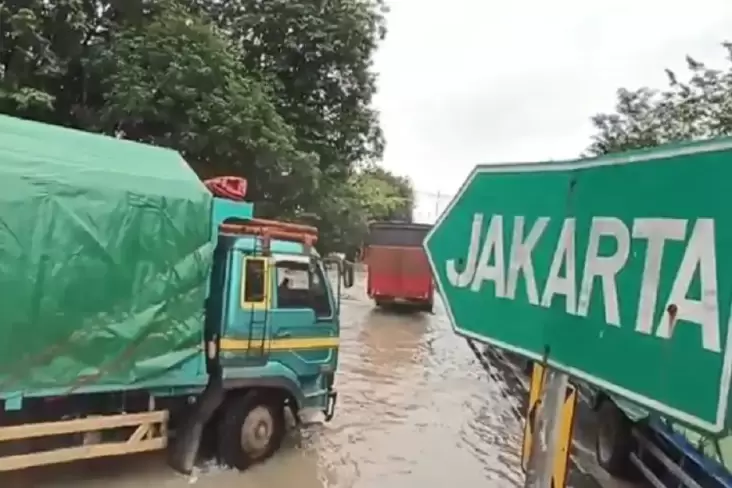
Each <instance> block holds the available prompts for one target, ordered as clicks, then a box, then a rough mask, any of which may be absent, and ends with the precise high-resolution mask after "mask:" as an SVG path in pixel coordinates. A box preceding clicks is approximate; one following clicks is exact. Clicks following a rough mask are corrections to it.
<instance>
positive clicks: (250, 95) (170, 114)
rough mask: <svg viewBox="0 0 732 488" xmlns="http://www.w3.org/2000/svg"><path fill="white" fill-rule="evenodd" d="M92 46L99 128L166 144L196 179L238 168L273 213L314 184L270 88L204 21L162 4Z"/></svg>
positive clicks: (311, 159)
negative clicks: (99, 94) (100, 93)
mask: <svg viewBox="0 0 732 488" xmlns="http://www.w3.org/2000/svg"><path fill="white" fill-rule="evenodd" d="M97 48H98V49H96V50H95V51H93V54H92V58H91V61H90V63H89V64H90V66H92V67H93V69H94V70H95V73H96V74H97V78H98V80H99V82H100V83H101V85H102V87H103V90H104V93H105V94H106V95H105V97H104V102H103V104H102V105H101V107H100V110H99V114H98V117H96V119H97V120H98V123H99V129H101V130H102V131H103V132H107V133H120V132H121V133H122V134H124V136H125V137H129V138H131V139H134V140H137V141H143V142H148V143H151V144H156V145H160V146H167V147H174V148H176V149H177V150H178V151H180V152H181V153H182V155H183V156H184V157H185V158H186V160H187V161H188V163H189V164H191V166H192V167H193V168H194V169H195V170H196V171H197V172H198V174H199V175H200V176H201V177H203V178H207V177H211V176H219V175H222V174H227V173H231V172H234V173H236V174H241V175H243V176H245V177H246V178H247V179H248V180H249V183H250V185H249V187H250V188H251V192H250V194H249V198H252V199H253V200H256V201H275V200H276V201H277V207H278V209H277V210H278V211H279V212H281V213H287V212H288V211H292V209H293V207H294V205H295V202H296V201H297V199H298V197H300V196H301V195H303V194H304V195H312V194H313V193H314V191H316V190H317V184H318V174H317V168H316V166H315V163H316V158H315V156H314V155H309V154H306V153H304V152H303V151H299V150H297V149H296V147H295V146H296V139H295V134H294V130H293V129H292V127H291V126H289V125H288V124H287V123H286V122H285V121H284V119H283V118H282V117H281V116H280V115H279V114H278V113H277V110H276V108H275V105H274V102H273V99H274V95H273V93H272V91H271V90H270V89H269V88H268V87H267V86H266V85H264V84H263V83H262V82H260V81H259V80H258V79H256V77H252V76H249V75H248V74H247V72H246V70H244V69H242V67H241V65H240V63H239V57H240V54H239V52H238V49H237V48H236V47H234V46H233V45H232V43H231V42H230V41H229V40H228V39H227V38H226V37H225V36H224V35H223V34H222V33H221V32H220V31H219V29H218V28H217V27H216V26H214V25H212V24H211V23H210V22H209V21H208V20H207V19H206V18H204V17H201V16H199V15H195V14H191V13H189V12H188V11H187V10H186V9H184V8H183V7H181V6H180V5H177V4H176V3H174V2H169V3H167V4H165V7H164V8H161V9H160V10H159V11H158V12H156V13H155V14H154V15H153V16H151V17H150V19H149V20H147V21H146V22H143V23H141V24H140V25H138V26H127V28H126V29H123V30H119V31H118V32H115V33H113V34H112V36H111V38H110V41H109V42H108V43H105V44H104V45H99V46H97Z"/></svg>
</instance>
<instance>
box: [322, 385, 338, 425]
mask: <svg viewBox="0 0 732 488" xmlns="http://www.w3.org/2000/svg"><path fill="white" fill-rule="evenodd" d="M337 401H338V392H337V391H335V390H330V391H329V392H328V399H327V400H326V404H325V410H323V413H324V414H325V421H326V422H330V421H331V420H332V419H333V416H334V415H335V407H336V402H337Z"/></svg>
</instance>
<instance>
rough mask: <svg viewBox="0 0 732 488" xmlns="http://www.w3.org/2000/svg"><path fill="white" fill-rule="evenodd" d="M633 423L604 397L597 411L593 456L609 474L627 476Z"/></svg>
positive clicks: (629, 465)
mask: <svg viewBox="0 0 732 488" xmlns="http://www.w3.org/2000/svg"><path fill="white" fill-rule="evenodd" d="M632 429H633V423H632V422H631V421H630V419H628V417H626V416H625V414H624V413H623V411H622V410H620V409H619V408H618V407H617V406H616V405H615V403H613V401H612V400H610V399H608V398H605V399H603V400H602V402H601V403H600V405H599V408H598V411H597V434H596V436H595V457H596V458H597V464H599V465H600V466H602V467H603V469H605V471H607V472H608V473H609V474H611V475H613V476H615V477H619V478H629V477H630V474H631V473H630V471H631V466H632V464H631V462H630V453H631V452H632V450H633V446H634V439H633V434H632Z"/></svg>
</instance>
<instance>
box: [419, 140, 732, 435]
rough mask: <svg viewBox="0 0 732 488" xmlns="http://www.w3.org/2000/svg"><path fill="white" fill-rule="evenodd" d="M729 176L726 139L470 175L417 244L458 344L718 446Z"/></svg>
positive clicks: (725, 370)
mask: <svg viewBox="0 0 732 488" xmlns="http://www.w3.org/2000/svg"><path fill="white" fill-rule="evenodd" d="M731 162H732V139H724V140H716V141H706V142H698V143H689V144H683V145H676V146H664V147H660V148H657V149H652V150H642V151H636V152H630V153H622V154H618V155H611V156H606V157H601V158H595V159H587V160H578V161H569V162H563V163H554V162H552V163H539V164H513V165H483V166H478V167H477V168H476V169H475V170H474V171H473V172H472V174H471V175H470V177H469V178H468V180H467V182H466V183H465V184H464V185H463V187H462V189H461V190H460V192H459V193H458V194H457V195H456V196H455V198H454V199H453V201H452V202H451V203H450V205H449V207H448V208H447V209H446V210H445V211H444V212H443V214H442V215H441V216H440V219H439V220H438V221H437V223H436V224H435V226H434V227H433V229H432V230H431V232H430V233H429V235H428V236H427V238H426V239H425V249H426V252H427V254H428V257H429V259H430V264H431V266H432V270H433V273H434V276H435V280H436V283H437V285H438V288H439V289H440V292H441V295H442V297H443V299H444V301H445V306H446V309H447V311H448V314H449V316H450V319H451V322H452V324H453V327H454V328H455V331H456V332H457V333H458V334H461V335H463V336H465V337H469V338H472V339H475V340H477V341H480V342H485V343H489V344H492V345H494V346H496V347H499V348H503V349H506V350H509V351H512V352H514V353H517V354H520V355H522V356H524V357H527V358H530V359H533V360H534V361H542V359H543V356H544V352H545V350H546V349H547V348H548V349H549V351H550V353H549V356H548V358H547V365H548V366H549V367H551V368H556V369H558V370H559V371H562V372H564V373H568V374H569V375H571V376H573V377H578V378H579V379H581V380H584V381H586V382H588V383H590V384H594V385H596V386H598V387H599V388H602V389H603V390H605V391H608V392H610V393H614V394H617V395H620V396H622V397H625V398H627V399H629V400H631V401H633V402H635V403H637V404H639V405H641V406H644V407H646V408H647V409H649V410H654V411H656V412H659V413H661V414H663V415H665V416H667V417H670V418H674V419H678V420H681V421H683V422H685V423H687V424H690V425H693V426H694V427H696V428H698V429H700V430H703V431H707V432H714V433H716V432H720V431H722V430H723V428H724V426H725V421H726V417H727V407H728V405H727V399H728V396H729V387H730V378H732V355H731V353H732V348H731V347H730V341H731V340H732V334H730V331H731V328H730V326H729V320H730V305H731V302H732V273H730V272H729V270H730V269H732V211H730V210H729V197H728V194H729V181H732V164H730V163H731Z"/></svg>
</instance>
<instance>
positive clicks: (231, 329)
mask: <svg viewBox="0 0 732 488" xmlns="http://www.w3.org/2000/svg"><path fill="white" fill-rule="evenodd" d="M211 220H212V229H211V236H212V237H211V243H210V244H211V246H212V247H213V248H214V251H213V255H214V259H213V264H212V267H211V270H210V279H209V283H208V291H207V296H206V300H205V303H201V304H200V307H201V309H202V311H203V312H204V320H203V327H202V330H201V331H198V332H196V334H198V335H197V336H195V337H194V338H193V339H192V341H193V342H195V343H194V344H192V345H191V347H190V348H189V349H188V350H187V351H184V352H185V355H181V356H180V358H177V357H169V356H170V355H166V356H160V357H156V358H152V360H150V361H151V362H153V363H155V362H157V363H163V362H165V365H166V366H164V367H160V364H156V365H155V366H156V370H160V371H165V372H164V373H163V374H159V375H155V376H153V377H150V378H148V379H144V380H143V381H140V382H135V383H120V384H109V383H106V384H104V383H101V382H100V383H96V384H95V383H88V384H87V383H84V384H81V385H77V386H75V387H74V388H73V390H70V389H59V388H56V389H48V390H43V389H41V390H35V391H32V392H27V391H26V392H18V393H17V394H16V393H13V392H4V393H2V394H0V401H2V403H0V407H3V408H0V420H1V422H0V475H2V472H7V471H16V470H21V469H25V468H29V467H33V466H40V465H47V464H57V463H65V462H70V461H75V460H81V459H89V458H95V457H108V456H117V455H123V454H130V453H139V452H144V451H153V450H158V449H164V448H168V451H169V463H170V465H171V466H172V467H173V468H174V469H176V470H178V471H181V472H184V473H188V472H190V471H191V470H192V469H193V466H194V463H195V461H196V459H198V458H199V457H200V455H201V454H206V455H207V457H211V456H214V457H216V458H217V459H218V460H220V461H221V462H222V463H224V464H226V465H228V466H231V467H235V468H238V469H246V468H248V467H249V466H251V465H252V464H255V463H258V462H261V461H264V460H265V459H267V458H268V457H270V456H271V455H272V454H274V453H275V452H276V451H277V450H278V448H279V446H280V443H281V441H282V440H283V437H284V435H285V432H286V426H287V419H288V418H289V417H288V415H287V412H288V411H289V412H291V414H292V417H293V418H294V419H295V421H296V422H297V421H298V419H299V418H300V416H301V415H302V414H304V413H306V412H307V411H310V412H316V413H317V412H321V413H322V415H323V416H324V419H325V421H329V420H330V419H331V418H332V417H333V415H334V411H335V405H336V399H337V394H336V390H335V386H334V383H335V373H336V369H337V366H338V348H339V332H340V317H339V316H340V287H341V283H342V282H343V284H344V286H346V287H349V286H351V285H352V284H353V268H352V267H348V268H346V267H345V263H344V262H343V261H341V260H334V261H332V262H331V261H329V260H328V259H324V258H322V257H321V256H319V254H318V253H317V252H316V250H315V247H314V245H315V243H316V242H317V238H318V235H317V229H315V228H314V227H310V226H305V225H297V224H289V223H284V222H277V221H270V220H262V219H256V218H254V216H253V205H252V204H250V203H246V202H237V201H232V200H226V199H219V198H214V199H213V206H212V219H211ZM326 265H327V266H326ZM326 268H328V269H331V270H332V269H335V270H337V273H338V274H337V277H336V279H335V280H331V279H329V277H328V274H327V272H328V269H326ZM171 272H175V270H171ZM178 326H183V325H179V324H176V323H170V324H169V325H167V327H171V328H175V327H178ZM162 334H163V335H164V334H165V332H164V331H163V332H162ZM46 441H49V442H46ZM7 447H9V449H4V448H7ZM16 448H17V449H16ZM18 449H19V450H18Z"/></svg>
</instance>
